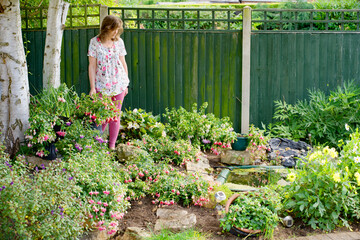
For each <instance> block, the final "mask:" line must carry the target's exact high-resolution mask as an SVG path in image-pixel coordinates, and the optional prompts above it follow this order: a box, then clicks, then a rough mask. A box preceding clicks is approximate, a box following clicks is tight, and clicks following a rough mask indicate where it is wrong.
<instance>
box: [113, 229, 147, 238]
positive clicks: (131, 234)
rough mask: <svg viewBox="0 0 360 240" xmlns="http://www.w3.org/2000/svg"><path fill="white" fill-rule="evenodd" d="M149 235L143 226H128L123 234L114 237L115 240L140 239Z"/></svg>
mask: <svg viewBox="0 0 360 240" xmlns="http://www.w3.org/2000/svg"><path fill="white" fill-rule="evenodd" d="M149 237H151V234H150V233H149V232H148V231H146V230H145V229H143V228H138V227H128V228H126V230H125V233H124V235H123V236H121V237H120V236H119V237H117V238H115V239H116V240H142V239H146V238H149Z"/></svg>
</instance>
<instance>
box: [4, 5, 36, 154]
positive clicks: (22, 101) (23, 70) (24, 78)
mask: <svg viewBox="0 0 360 240" xmlns="http://www.w3.org/2000/svg"><path fill="white" fill-rule="evenodd" d="M28 119H29V82H28V70H27V65H26V57H25V51H24V45H23V40H22V34H21V15H20V3H19V0H0V131H1V135H0V141H3V142H4V144H5V146H6V151H7V152H8V153H10V155H14V153H15V152H17V151H18V149H19V145H20V142H21V141H23V140H24V131H25V130H26V129H27V128H28V125H29V123H28Z"/></svg>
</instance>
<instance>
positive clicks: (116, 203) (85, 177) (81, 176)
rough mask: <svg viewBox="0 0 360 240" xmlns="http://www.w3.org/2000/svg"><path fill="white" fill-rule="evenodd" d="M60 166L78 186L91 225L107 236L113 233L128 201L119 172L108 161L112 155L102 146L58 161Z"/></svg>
mask: <svg viewBox="0 0 360 240" xmlns="http://www.w3.org/2000/svg"><path fill="white" fill-rule="evenodd" d="M62 167H63V170H64V171H66V172H70V173H71V174H72V175H73V177H74V181H75V182H76V184H77V185H78V186H79V187H80V188H81V195H80V197H81V199H82V201H83V205H84V206H85V207H86V209H87V211H86V213H87V215H86V218H87V219H88V221H89V222H90V223H91V224H92V226H96V227H98V228H99V230H106V232H107V233H108V234H109V235H111V234H113V233H115V232H116V231H115V230H114V227H116V226H117V223H116V220H117V219H120V218H122V217H123V215H124V213H125V211H126V209H127V207H128V206H129V202H128V201H126V191H127V188H126V185H125V184H123V178H122V176H121V174H120V173H119V171H120V169H121V167H120V165H119V164H118V163H117V162H114V161H112V155H111V154H110V153H109V152H108V151H107V149H106V148H104V149H103V150H101V149H97V150H96V151H93V152H90V151H86V152H82V153H77V154H73V155H72V156H71V158H69V159H68V160H67V161H64V162H62Z"/></svg>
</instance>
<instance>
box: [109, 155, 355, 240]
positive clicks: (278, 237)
mask: <svg viewBox="0 0 360 240" xmlns="http://www.w3.org/2000/svg"><path fill="white" fill-rule="evenodd" d="M207 155H208V156H207V157H208V159H209V163H210V166H211V167H214V168H215V169H216V168H217V167H220V166H222V164H221V163H220V161H219V160H220V159H219V157H218V156H209V155H211V154H207ZM178 170H180V171H181V170H182V171H183V169H178ZM219 170H221V169H219V168H218V169H217V171H219ZM152 200H153V199H151V198H150V197H148V196H147V197H145V198H142V199H140V200H137V201H132V202H131V208H130V209H128V212H127V213H126V214H125V216H124V218H123V220H121V221H120V223H119V231H118V232H117V233H116V234H115V236H113V237H112V239H115V238H118V237H119V236H122V235H123V234H124V232H125V230H126V228H127V227H139V228H142V229H147V230H148V231H149V232H153V230H154V226H155V223H156V220H157V216H156V210H157V208H158V206H157V205H154V204H152V202H151V201H152ZM164 207H166V208H168V209H177V210H179V209H180V210H186V211H188V213H193V214H195V215H196V220H197V223H196V226H195V228H196V230H198V231H199V232H203V233H206V234H207V236H208V238H207V239H210V240H225V239H226V240H239V239H242V238H240V237H236V236H234V235H232V234H230V233H227V232H222V229H221V228H220V221H219V219H220V216H218V214H217V211H216V210H215V209H207V208H204V207H198V206H191V207H181V206H178V205H172V206H164ZM352 227H353V228H352V230H353V231H360V223H355V224H353V225H352ZM342 231H349V230H348V229H346V228H338V229H336V231H335V232H342ZM324 233H325V232H322V231H320V230H313V229H312V228H311V227H309V226H306V225H305V224H304V223H302V222H301V221H296V220H295V224H294V226H293V227H291V228H286V227H284V226H283V225H282V224H281V223H279V224H278V226H277V228H276V229H275V231H274V239H275V240H285V239H289V238H295V237H303V236H308V235H316V234H324ZM247 239H249V240H261V239H263V238H262V237H261V236H260V237H250V238H247Z"/></svg>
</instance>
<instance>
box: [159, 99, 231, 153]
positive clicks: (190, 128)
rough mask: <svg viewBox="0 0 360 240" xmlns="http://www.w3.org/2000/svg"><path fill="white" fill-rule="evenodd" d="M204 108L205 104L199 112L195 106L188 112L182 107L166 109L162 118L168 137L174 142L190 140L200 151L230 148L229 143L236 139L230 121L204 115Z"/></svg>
mask: <svg viewBox="0 0 360 240" xmlns="http://www.w3.org/2000/svg"><path fill="white" fill-rule="evenodd" d="M206 108H207V103H206V102H205V103H204V104H203V105H202V106H201V107H200V109H199V111H197V104H194V105H193V107H192V110H191V111H190V112H188V111H186V110H185V109H184V108H182V107H180V108H179V109H177V110H176V109H174V108H173V109H172V110H170V111H169V110H168V109H166V113H165V114H164V117H165V119H166V121H167V123H166V124H165V127H166V131H167V133H168V135H169V136H170V137H171V138H173V139H175V140H177V139H184V140H190V141H191V144H192V145H193V146H199V147H200V148H201V149H202V150H210V149H212V150H213V151H214V150H216V149H217V148H219V147H220V148H230V147H231V145H230V143H231V142H233V141H234V140H235V139H236V133H235V132H234V131H233V128H232V123H231V122H230V119H229V118H228V117H224V118H222V119H219V118H217V117H215V115H214V114H212V113H208V114H205V110H206Z"/></svg>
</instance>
